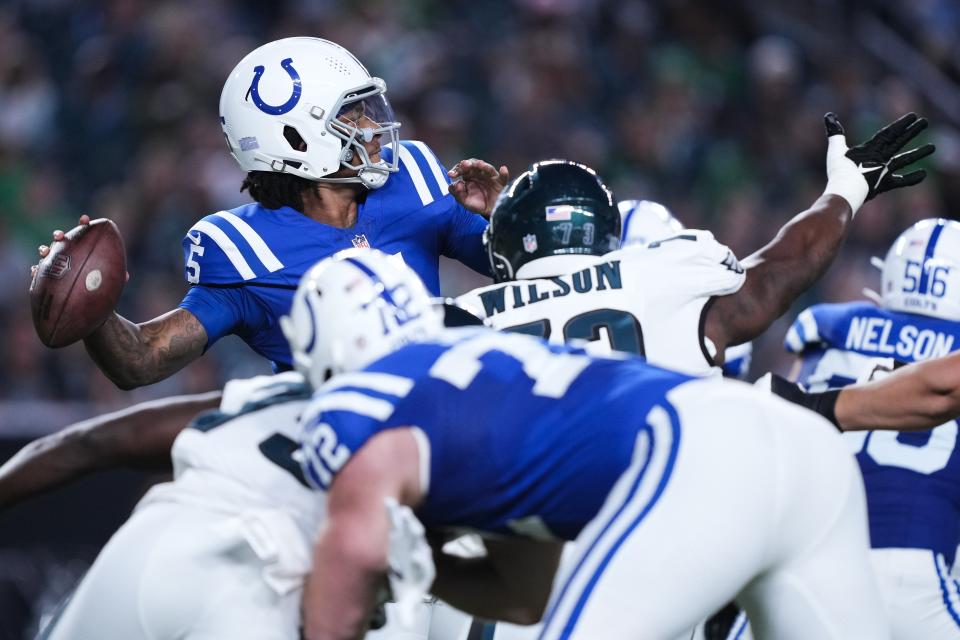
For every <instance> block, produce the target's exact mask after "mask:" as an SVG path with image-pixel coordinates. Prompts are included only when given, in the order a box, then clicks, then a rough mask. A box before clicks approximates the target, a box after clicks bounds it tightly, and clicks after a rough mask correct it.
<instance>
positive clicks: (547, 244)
mask: <svg viewBox="0 0 960 640" xmlns="http://www.w3.org/2000/svg"><path fill="white" fill-rule="evenodd" d="M483 239H484V244H486V247H487V256H489V258H490V266H491V268H492V269H493V279H494V281H496V282H504V281H507V280H514V279H515V277H516V273H517V269H519V268H520V267H522V266H523V265H525V264H526V263H528V262H532V261H533V260H536V259H537V258H544V257H546V256H558V255H569V254H583V255H593V256H601V255H603V254H605V253H607V252H609V251H613V250H614V249H616V248H617V247H619V246H620V212H619V210H618V209H617V203H616V200H615V199H614V197H613V193H611V191H610V189H608V188H607V186H606V185H605V184H603V181H602V180H600V177H599V176H598V175H597V174H596V172H595V171H594V170H593V169H591V168H590V167H587V166H585V165H582V164H578V163H576V162H570V161H569V160H544V161H542V162H537V163H535V164H533V165H532V166H531V167H530V168H529V169H527V171H525V172H524V173H523V174H522V175H520V177H518V178H517V179H516V180H514V181H513V182H511V183H510V184H509V185H508V186H507V188H506V189H504V190H503V192H502V193H501V194H500V197H499V198H497V203H496V205H495V206H494V208H493V213H492V214H491V215H490V226H488V227H487V230H486V233H485V234H484V238H483Z"/></svg>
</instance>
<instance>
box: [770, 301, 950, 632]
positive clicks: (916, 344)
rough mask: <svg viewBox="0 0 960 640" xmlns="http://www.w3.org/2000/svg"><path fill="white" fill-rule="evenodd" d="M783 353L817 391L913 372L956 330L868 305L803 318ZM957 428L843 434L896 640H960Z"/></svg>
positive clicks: (828, 307) (944, 347)
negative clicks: (907, 367)
mask: <svg viewBox="0 0 960 640" xmlns="http://www.w3.org/2000/svg"><path fill="white" fill-rule="evenodd" d="M786 348H787V350H788V351H791V352H793V353H796V354H797V355H799V356H800V358H801V369H800V374H799V377H798V380H797V381H798V382H799V383H801V384H803V385H805V386H807V387H809V388H810V389H811V390H814V391H819V390H823V389H826V388H832V387H843V386H845V385H848V384H851V383H853V382H855V381H857V380H859V379H863V378H866V377H868V376H869V375H870V374H871V372H872V371H873V369H874V367H875V366H876V365H877V364H878V359H879V358H882V359H889V358H892V359H894V360H897V361H900V362H905V363H909V362H917V361H920V360H928V359H930V358H936V357H940V356H943V355H946V354H947V353H950V352H952V351H956V350H957V349H960V322H953V321H949V320H943V319H939V318H934V317H928V316H922V315H916V314H911V313H902V312H895V311H889V310H886V309H883V308H880V307H877V306H875V305H873V304H871V303H847V304H823V305H816V306H813V307H811V308H809V309H807V310H805V311H804V312H802V313H801V314H800V315H799V316H798V318H797V319H796V321H795V322H794V323H793V326H792V327H791V328H790V330H789V332H788V333H787V338H786ZM957 430H958V428H957V423H956V422H955V421H951V422H948V423H946V424H944V425H941V426H939V427H936V428H935V429H930V430H926V431H915V432H910V433H897V432H895V431H860V432H851V433H846V434H844V439H845V440H846V442H847V443H848V444H849V445H850V447H851V448H852V450H853V451H854V452H855V453H856V457H857V462H858V463H859V464H860V469H861V471H862V472H863V479H864V484H865V485H866V490H867V506H868V509H869V519H870V542H871V546H872V547H873V549H874V552H873V561H874V563H875V565H876V566H877V571H878V577H879V578H880V583H881V588H882V590H883V592H884V596H885V599H886V601H887V606H888V609H889V611H890V617H891V621H892V622H893V623H894V631H895V636H894V637H896V638H918V639H919V638H924V639H936V638H960V585H958V584H957V581H956V580H954V579H953V578H952V577H951V573H950V568H951V566H952V565H953V563H954V559H955V552H956V548H957V545H958V543H960V447H958V446H957Z"/></svg>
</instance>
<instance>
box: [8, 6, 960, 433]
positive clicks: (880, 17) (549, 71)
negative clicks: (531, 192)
mask: <svg viewBox="0 0 960 640" xmlns="http://www.w3.org/2000/svg"><path fill="white" fill-rule="evenodd" d="M894 4H897V3H894ZM899 4H902V5H903V6H902V7H900V8H898V9H895V10H893V9H890V8H889V7H887V6H886V3H884V4H881V3H879V2H867V1H862V2H846V3H838V2H829V1H824V0H821V1H819V2H813V3H804V8H803V11H802V12H799V11H797V10H796V9H792V8H791V7H790V3H783V4H782V6H780V5H779V4H778V3H777V2H772V3H771V2H751V1H749V0H743V1H733V2H724V3H716V2H708V1H706V0H704V1H684V0H675V1H665V2H657V1H655V0H648V1H643V0H499V1H496V2H493V1H491V2H471V1H467V0H367V1H365V2H362V3H357V2H347V1H343V0H322V1H316V2H297V1H295V0H286V1H278V2H230V1H228V0H191V1H190V2H177V1H164V0H101V1H95V0H19V1H18V0H7V1H6V2H4V3H2V4H0V278H2V279H3V282H5V285H4V286H3V287H0V321H2V326H3V327H4V329H5V330H4V331H3V332H2V333H0V361H2V362H3V363H4V366H3V367H0V401H2V402H3V406H4V407H9V410H5V411H0V414H2V417H0V432H2V429H3V427H4V423H6V426H7V427H8V428H12V427H10V425H11V424H16V425H22V424H26V423H28V422H32V423H37V422H39V423H42V422H44V421H45V420H49V421H53V422H56V421H57V420H62V419H65V417H67V416H68V415H74V414H76V413H78V412H79V413H83V412H92V411H93V410H94V409H96V410H102V409H106V408H114V407H117V406H125V405H128V404H130V403H131V402H132V401H133V400H135V399H136V400H138V399H143V398H146V397H155V396H160V395H168V394H171V393H179V392H187V391H200V390H207V389H212V388H215V387H218V386H219V385H220V384H221V382H222V381H223V380H224V379H225V378H227V377H231V376H235V375H245V374H248V373H252V372H259V371H265V370H266V366H265V364H264V363H262V362H260V361H259V360H258V358H257V357H256V356H254V355H253V354H252V352H250V351H249V349H247V347H245V346H244V345H242V344H241V343H240V342H239V341H235V340H226V341H223V344H218V345H217V346H216V347H215V348H214V349H213V350H212V352H211V353H210V354H208V355H207V356H206V357H204V358H202V359H200V360H199V361H198V362H196V363H194V364H192V365H191V366H189V367H188V368H187V369H186V370H185V371H183V372H181V373H180V374H178V375H177V376H175V377H174V378H172V379H170V380H168V381H166V382H163V383H160V384H158V385H154V386H152V387H149V388H146V389H142V390H138V391H136V392H133V393H130V392H121V391H118V390H116V389H114V388H113V386H112V385H111V384H110V383H109V382H108V381H107V380H106V379H105V378H104V377H103V376H102V375H101V374H99V372H98V371H96V369H95V367H94V366H93V365H92V364H91V363H90V361H89V358H88V357H87V355H86V353H85V352H84V350H83V347H82V345H74V346H72V347H69V348H66V349H62V350H58V351H52V350H49V349H46V348H45V347H43V345H42V344H41V343H40V341H39V340H38V339H37V337H36V336H35V334H34V331H33V327H32V324H31V321H30V313H29V303H28V298H27V286H28V282H29V266H30V264H31V263H33V262H35V258H36V250H37V246H38V245H40V244H42V243H45V242H47V241H48V239H49V237H50V232H51V231H52V230H54V229H58V228H59V229H68V228H70V227H72V226H73V225H74V224H75V221H76V218H77V217H78V216H79V215H80V214H81V213H89V214H90V215H91V216H92V217H108V218H111V219H113V220H114V221H115V222H116V223H117V224H118V225H119V227H120V230H121V232H122V233H123V235H124V237H125V239H126V247H127V253H128V259H129V272H130V282H129V284H128V286H127V288H126V290H125V292H124V295H123V299H122V302H121V306H120V312H121V313H122V314H124V315H125V316H126V317H128V318H130V319H132V320H135V321H142V320H146V319H149V318H152V317H154V316H156V315H159V314H160V313H163V312H165V311H167V310H169V309H172V308H174V307H175V306H176V305H177V304H178V303H179V301H180V299H181V298H182V296H183V294H184V293H185V291H186V283H185V281H184V278H183V271H182V260H183V256H182V252H181V248H180V240H181V238H182V236H183V234H184V233H185V232H186V231H187V229H189V228H190V226H191V225H192V224H193V223H194V222H195V221H196V220H198V219H199V218H200V217H202V216H204V215H206V214H208V213H212V212H214V211H218V210H221V209H225V208H232V207H235V206H238V205H240V204H242V203H244V202H247V201H248V196H247V195H246V194H242V193H240V190H239V188H240V183H241V181H242V178H243V175H242V173H241V172H240V170H239V168H238V167H237V166H236V164H235V163H234V161H233V159H232V158H231V157H230V156H229V154H228V153H227V149H226V145H225V143H224V140H223V136H222V133H221V130H220V127H219V124H218V120H217V115H218V114H217V105H218V100H219V94H220V89H221V86H222V84H223V81H224V79H225V78H226V75H227V73H228V72H229V71H230V69H231V68H232V67H233V66H234V65H235V64H236V62H237V61H239V59H240V58H241V57H242V56H243V55H244V54H245V53H247V52H248V51H250V50H252V49H253V48H255V47H256V46H258V45H260V44H262V43H264V42H266V41H269V40H273V39H276V38H280V37H285V36H289V35H316V36H321V37H324V38H328V39H331V40H334V41H336V42H338V43H340V44H342V45H344V46H346V47H347V48H348V49H350V50H351V51H352V52H354V53H355V54H356V55H357V56H358V57H359V58H360V60H361V61H363V62H364V63H365V64H366V65H367V67H368V68H369V69H370V71H371V73H373V74H374V75H378V76H381V77H383V78H384V79H385V80H386V82H387V86H388V97H389V98H390V100H391V101H392V103H393V105H394V108H395V109H396V110H397V112H398V115H399V119H400V120H401V122H402V123H403V128H402V130H401V133H402V136H403V137H405V138H413V139H420V140H424V141H425V142H427V143H428V144H429V145H430V146H431V147H432V148H433V149H434V150H435V151H436V153H437V154H438V156H439V157H440V158H441V159H442V160H443V161H444V162H446V163H448V164H453V163H454V162H456V161H457V160H459V159H461V158H464V157H471V156H476V157H481V158H485V159H487V160H489V161H491V162H493V163H496V164H500V163H505V164H507V165H508V166H509V167H510V168H511V170H512V171H513V172H514V173H515V174H516V173H518V172H520V171H521V170H522V169H523V168H524V167H525V166H526V165H527V164H529V163H530V162H532V161H534V160H537V159H541V158H544V157H566V158H570V159H574V160H579V161H582V162H585V163H587V164H590V165H592V166H594V167H595V168H597V169H598V171H600V173H601V175H603V176H606V177H607V179H608V181H609V182H610V184H611V186H612V187H613V189H614V191H615V193H616V194H617V195H618V197H620V198H621V199H625V198H646V199H653V200H658V201H661V202H663V203H665V204H666V205H667V206H668V207H669V208H671V209H672V210H673V212H674V213H675V214H676V215H677V216H678V217H679V218H680V219H681V220H682V221H683V222H684V223H686V224H687V225H688V226H694V227H704V228H708V229H711V230H712V231H713V232H714V234H715V235H716V236H717V237H718V238H719V239H720V240H721V241H722V242H724V243H727V244H729V245H730V246H731V247H732V248H733V249H734V250H735V251H736V253H737V254H738V255H740V256H741V257H743V256H746V255H748V254H749V253H751V252H752V251H754V250H756V249H757V248H759V247H760V246H762V244H763V243H764V242H765V241H766V240H768V239H770V238H771V237H772V236H773V234H774V233H775V231H776V229H777V228H778V227H779V226H781V225H782V224H783V223H784V222H785V221H786V220H787V219H788V218H789V217H790V216H791V215H792V214H794V213H796V212H798V211H801V210H803V209H804V208H806V206H808V205H809V204H810V203H812V202H813V201H814V200H815V199H816V197H817V196H818V195H819V194H820V193H821V191H822V189H823V186H824V183H825V173H824V151H825V143H824V137H823V125H822V115H823V113H824V112H826V111H835V112H837V113H838V114H839V116H840V118H841V121H842V122H843V123H844V125H845V126H846V128H847V133H848V139H850V140H851V142H853V141H860V140H862V139H863V137H864V136H866V135H869V134H870V133H872V132H873V131H874V130H875V129H876V128H877V127H878V126H880V125H882V124H884V123H886V122H888V121H890V120H892V119H894V118H895V117H897V116H899V115H900V114H902V113H905V112H907V111H917V112H918V113H921V114H923V115H926V116H927V117H928V118H929V119H930V121H931V128H930V130H929V132H928V133H927V134H925V135H924V137H923V139H921V140H920V141H919V142H920V143H922V142H926V141H933V142H935V143H936V144H937V146H938V149H939V150H938V152H937V154H936V156H935V157H934V159H932V160H931V161H928V162H927V163H925V166H926V168H927V169H928V171H929V173H930V176H929V177H928V179H927V180H926V182H924V183H923V184H922V185H921V186H920V187H917V188H912V189H908V190H903V191H902V192H897V193H896V194H892V195H888V196H883V197H881V198H878V199H877V201H875V202H871V203H868V204H867V205H866V206H865V207H864V208H863V209H862V211H861V212H860V214H859V215H858V218H857V221H856V224H855V228H854V231H853V233H852V235H851V237H850V239H849V241H848V243H847V246H846V248H845V249H844V252H843V255H842V257H841V259H840V260H839V261H838V262H837V264H835V265H834V267H833V268H832V269H831V271H830V272H829V274H828V276H827V277H826V278H825V279H824V280H823V281H822V282H821V283H820V284H818V285H817V286H816V287H815V288H814V289H813V290H812V291H811V292H810V293H809V294H808V295H807V296H806V297H805V299H804V300H803V304H810V303H813V302H818V301H839V300H846V299H850V298H859V297H861V289H862V288H863V287H864V286H873V287H876V286H877V285H878V281H879V278H878V274H876V272H875V271H874V270H873V269H872V268H871V267H870V265H869V257H870V256H871V255H882V254H883V252H885V251H886V249H887V247H888V245H889V243H890V241H891V240H892V239H893V238H894V237H895V236H896V235H897V234H898V233H899V232H900V231H901V230H902V229H903V228H905V227H906V226H907V225H909V224H910V223H911V222H913V221H915V220H918V219H921V218H926V217H931V216H944V217H951V216H952V215H954V214H955V212H958V211H960V180H958V179H957V178H958V177H960V175H958V174H960V136H958V133H957V126H958V121H957V120H956V118H958V117H960V108H956V109H951V108H950V106H951V105H950V99H951V96H953V95H954V94H953V93H951V92H950V90H951V89H952V90H953V91H954V92H956V91H957V81H958V79H960V45H958V43H960V38H958V37H957V36H958V35H960V6H958V5H957V3H956V2H952V1H951V0H916V1H914V2H911V3H899ZM907 4H909V5H910V6H909V7H908V6H907ZM793 11H797V13H792V12H793ZM885 38H886V39H887V40H889V42H887V40H884V39H885ZM878 39H879V40H878ZM877 42H879V43H880V46H877ZM897 47H906V48H907V50H909V51H910V52H912V53H913V54H915V55H916V56H917V58H916V60H918V61H919V62H920V63H922V64H921V65H920V66H919V67H916V68H913V67H910V68H909V69H905V68H904V64H905V59H904V58H903V56H900V55H893V54H892V53H893V52H897V51H899V50H900V49H898V48H897ZM907 60H913V59H912V58H908V59H907ZM931 74H933V75H931ZM931 77H932V78H934V79H935V80H937V81H938V82H942V84H938V83H934V82H931V81H930V78H931ZM931 86H936V87H937V88H938V92H936V93H934V92H933V91H931ZM952 106H954V107H958V106H960V105H957V104H953V105H952ZM951 118H953V119H951ZM653 275H654V277H655V274H653ZM477 283H478V281H476V280H472V279H471V278H470V277H468V276H465V275H464V274H463V272H461V271H449V272H448V273H447V277H446V278H445V287H446V288H447V290H448V292H449V293H457V292H459V291H460V290H463V289H466V288H469V287H472V286H474V285H475V284H477ZM799 308H800V305H798V306H797V307H796V308H795V309H794V310H793V311H794V313H795V312H797V311H799ZM788 321H789V317H788V318H787V319H786V320H784V321H781V323H780V324H778V325H776V326H774V327H773V328H772V330H771V331H770V333H769V335H768V336H766V337H765V338H763V339H762V340H761V341H760V342H759V343H758V345H757V352H756V355H755V360H754V367H755V368H754V372H755V374H756V375H759V373H761V372H762V371H764V370H767V369H770V368H773V369H777V370H781V371H782V370H783V368H784V367H785V363H786V360H785V358H784V356H783V355H782V354H781V351H782V350H781V347H780V344H781V341H782V338H783V334H784V332H785V329H786V326H787V322H788ZM54 399H55V400H60V401H64V403H66V402H80V403H83V404H81V405H71V404H63V403H61V404H56V405H55V404H54V403H51V402H49V401H50V400H54ZM54 406H59V407H74V406H79V407H81V408H78V409H76V410H75V411H74V410H71V411H72V413H71V411H67V412H65V413H64V412H61V413H55V412H53V409H52V408H51V407H54ZM38 411H39V414H38V413H37V412H38ZM38 415H39V416H40V417H39V418H38V417H37V416H38ZM59 426H61V424H49V425H46V426H44V425H42V424H41V425H39V427H38V428H41V429H43V428H55V427H59Z"/></svg>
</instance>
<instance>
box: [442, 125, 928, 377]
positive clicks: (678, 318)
mask: <svg viewBox="0 0 960 640" xmlns="http://www.w3.org/2000/svg"><path fill="white" fill-rule="evenodd" d="M825 123H826V127H827V136H828V141H829V142H828V152H827V186H826V189H825V191H824V194H823V195H822V196H821V197H820V198H819V199H818V200H817V201H816V202H815V203H814V204H813V205H812V206H811V208H810V209H808V210H807V211H804V212H802V213H800V214H798V215H797V216H796V217H794V218H793V219H792V220H791V221H790V222H788V223H787V224H786V225H785V226H784V227H783V228H782V229H781V230H780V232H779V233H778V234H777V236H776V237H775V238H774V239H773V240H772V241H771V242H770V243H769V244H768V245H767V246H765V247H763V248H762V249H760V250H759V251H757V252H756V253H754V254H753V255H751V256H749V257H748V258H747V259H746V260H745V261H744V262H743V265H742V266H741V263H739V262H738V261H737V259H736V257H735V256H734V255H733V252H732V251H730V249H728V248H727V247H726V246H724V245H722V244H720V243H719V242H717V241H716V240H715V239H714V238H713V235H712V234H711V233H710V232H708V231H698V230H688V231H684V232H683V233H682V234H680V235H678V236H674V237H673V238H669V239H667V240H662V241H658V242H653V243H651V244H648V245H646V247H637V246H634V247H627V248H625V249H621V250H620V251H615V250H616V249H617V248H618V246H619V244H620V213H619V211H618V209H617V206H616V204H615V200H614V197H613V194H612V193H611V192H610V190H609V189H607V187H606V185H604V184H603V182H602V181H601V180H600V178H599V177H598V176H597V175H596V174H595V173H594V172H593V171H592V170H591V169H589V168H587V167H585V166H583V165H578V164H575V163H572V162H567V161H562V160H550V161H544V162H540V163H537V164H535V165H533V166H532V167H531V168H530V169H529V170H528V171H526V172H524V173H523V174H522V175H520V176H519V177H518V178H517V179H516V180H514V181H513V182H512V183H511V184H510V185H509V186H508V187H507V189H505V190H504V191H503V192H502V193H501V194H500V197H499V199H498V201H497V204H496V205H495V206H494V211H493V214H492V215H491V220H490V225H489V227H488V228H487V230H486V232H485V239H486V242H487V252H488V255H489V257H490V262H491V266H492V270H493V274H494V280H495V281H496V282H497V283H498V284H494V285H491V286H489V287H484V288H481V289H477V290H475V291H473V292H471V293H469V294H467V295H465V296H463V297H462V298H460V299H459V300H460V302H461V303H462V304H464V305H465V306H468V307H470V308H473V309H475V310H476V311H477V312H479V313H482V314H483V315H484V316H485V317H486V318H487V319H488V320H489V322H490V324H491V325H492V326H494V327H496V328H498V329H507V330H512V331H519V332H523V333H528V334H532V335H538V336H540V337H544V338H547V339H549V340H550V341H552V342H557V343H559V342H563V341H565V340H570V339H583V340H588V341H593V342H597V343H599V346H600V348H602V349H611V348H612V349H616V350H620V351H629V352H633V353H638V354H641V355H644V356H645V357H646V358H647V360H649V361H650V362H652V363H654V364H660V365H663V366H670V367H673V368H676V369H678V370H680V371H683V372H685V373H693V374H706V373H709V372H710V371H711V370H714V368H715V367H716V366H718V365H721V364H722V363H723V356H724V349H725V348H726V347H728V346H731V345H736V344H740V343H742V342H745V341H747V340H750V339H753V338H754V337H756V336H757V335H759V334H760V333H761V332H762V331H764V330H765V329H766V328H767V327H768V326H770V324H771V323H772V322H773V321H774V320H775V319H776V318H777V317H779V316H780V315H781V314H782V313H783V312H784V311H785V310H786V309H787V308H788V307H789V305H790V303H791V302H793V300H794V299H796V297H797V296H798V295H799V294H800V293H801V292H803V291H804V290H806V289H807V288H808V287H809V286H810V285H811V284H812V283H813V282H814V281H815V280H816V279H817V278H818V277H819V276H820V275H821V274H822V273H823V271H824V270H825V269H826V268H827V267H828V266H829V265H830V263H831V262H832V260H833V258H834V256H835V255H836V253H837V251H838V250H839V248H840V245H841V243H842V240H843V238H844V237H845V236H846V233H847V231H848V229H849V223H850V222H851V221H852V219H853V216H854V215H855V213H856V212H857V210H858V209H859V208H860V206H861V205H862V204H863V202H864V201H865V200H867V199H869V198H872V197H873V196H875V195H877V194H878V193H881V192H883V191H886V190H889V189H892V188H897V187H902V186H907V185H910V184H915V183H916V182H918V181H919V180H921V179H922V178H923V175H924V174H923V172H922V171H921V172H916V171H915V172H912V173H910V174H908V175H906V176H897V175H895V174H894V173H893V171H896V170H898V169H900V168H902V167H904V166H907V165H908V164H910V163H912V162H914V161H915V160H917V159H919V158H922V157H924V156H926V155H928V154H930V153H932V152H933V148H932V147H930V146H929V145H925V146H923V147H920V148H918V149H915V150H912V151H908V152H905V153H901V154H899V155H896V154H898V152H899V151H900V149H901V148H902V147H903V146H904V145H905V144H906V143H907V142H908V141H909V140H911V139H912V138H913V137H914V136H916V135H917V134H918V133H919V132H920V131H921V130H923V128H924V127H925V126H926V121H925V120H923V119H918V118H917V116H916V115H915V114H908V115H906V116H904V117H902V118H900V119H899V120H897V121H896V122H894V123H893V124H891V125H889V126H887V127H885V128H884V129H882V130H881V131H880V132H878V133H877V134H876V135H874V136H873V137H872V138H871V139H870V140H868V141H867V142H865V143H863V144H862V145H858V146H856V147H853V148H851V149H848V148H847V144H846V139H845V137H844V133H843V128H842V127H841V126H840V124H839V122H838V121H837V119H836V116H835V115H833V114H827V116H826V117H825ZM871 166H873V167H881V168H882V167H886V169H881V170H875V169H872V168H869V167H871Z"/></svg>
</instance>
